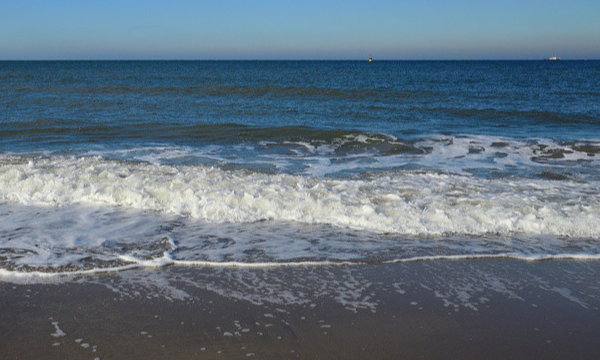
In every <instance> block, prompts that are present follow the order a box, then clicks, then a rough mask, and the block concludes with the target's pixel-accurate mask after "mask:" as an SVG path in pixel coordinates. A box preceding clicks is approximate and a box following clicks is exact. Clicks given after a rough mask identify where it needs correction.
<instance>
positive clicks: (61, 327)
mask: <svg viewBox="0 0 600 360" xmlns="http://www.w3.org/2000/svg"><path fill="white" fill-rule="evenodd" d="M599 271H600V262H596V261H558V260H554V261H542V262H524V261H518V260H511V259H491V260H490V259H488V260H457V261H430V262H427V261H424V262H415V263H403V264H383V265H364V266H352V267H318V268H315V267H299V268H269V269H248V268H245V269H241V268H218V269H215V268H201V267H193V268H192V267H190V268H185V267H166V268H154V269H136V270H130V271H125V272H122V273H116V274H101V275H96V276H86V277H72V278H60V279H55V281H50V282H45V283H38V284H16V283H10V282H6V281H5V280H3V281H2V282H0V294H2V295H0V323H2V324H3V326H2V327H1V328H0V357H1V358H3V359H33V358H44V359H65V358H81V359H85V358H89V359H96V358H98V359H113V358H127V359H165V358H177V359H234V358H242V357H254V358H260V359H282V358H302V359H305V358H306V359H336V358H342V357H343V358H346V359H369V358H372V359H386V358H407V359H413V358H427V359H445V358H464V359H479V358H488V359H493V358H498V359H500V358H508V357H512V358H519V359H534V358H535V359H538V358H544V359H553V358H556V359H559V358H565V357H571V358H592V357H593V356H595V354H596V353H597V352H598V351H600V341H598V339H600V321H599V320H600V311H599V306H600V289H599V286H598V285H595V284H597V279H595V274H598V273H599Z"/></svg>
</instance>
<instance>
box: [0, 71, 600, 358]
mask: <svg viewBox="0 0 600 360" xmlns="http://www.w3.org/2000/svg"><path fill="white" fill-rule="evenodd" d="M599 64H600V62H598V61H379V60H374V61H372V62H368V61H1V62H0V94H1V95H0V109H2V111H0V124H1V125H2V126H0V324H2V325H1V326H0V359H90V360H94V359H102V360H106V359H150V360H152V359H195V358H206V359H239V358H246V357H254V358H260V359H282V358H301V359H342V358H343V359H403V358H406V359H418V358H425V359H447V358H460V359H481V358H485V359H494V358H496V359H506V358H516V359H540V358H542V359H564V358H579V359H589V358H594V357H597V356H595V355H596V353H597V352H598V350H600V345H599V344H600V326H599V325H598V324H600V321H599V320H600V319H599V316H598V307H599V306H600V286H599V284H598V276H597V275H598V274H600V261H599V260H600V227H598V224H600V138H599V136H598V134H599V133H600V132H599V131H598V125H599V124H600V122H599V119H600V101H598V90H597V85H598V84H597V79H598V78H599V76H600V66H599Z"/></svg>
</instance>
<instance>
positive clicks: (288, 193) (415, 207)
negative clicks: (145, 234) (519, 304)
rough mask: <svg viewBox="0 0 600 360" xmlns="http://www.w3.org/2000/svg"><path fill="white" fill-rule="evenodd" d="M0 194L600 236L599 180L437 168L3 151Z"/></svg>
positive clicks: (373, 226)
mask: <svg viewBox="0 0 600 360" xmlns="http://www.w3.org/2000/svg"><path fill="white" fill-rule="evenodd" d="M0 161H1V162H0V164H1V166H0V201H1V202H6V203H15V204H22V205H30V206H54V207H56V206H68V205H74V204H75V205H77V204H80V205H90V206H109V207H119V208H126V209H135V210H142V211H153V212H158V213H162V214H171V215H177V216H184V217H189V218H193V219H199V220H202V221H206V222H210V223H253V222H258V221H266V220H268V221H277V222H295V223H302V224H326V225H332V226H336V227H340V228H351V229H358V230H367V231H374V232H379V233H392V234H405V235H411V236H413V235H417V236H418V235H427V236H428V235H436V236H443V235H448V234H450V235H452V234H465V235H486V234H505V235H509V234H514V233H517V234H529V235H553V236H572V237H596V238H597V237H600V228H598V226H597V224H598V223H600V205H599V204H600V195H599V194H600V192H599V191H598V189H599V186H600V184H599V183H598V182H595V181H588V182H580V181H573V180H569V179H563V180H562V181H556V180H554V179H551V180H549V179H548V178H547V176H540V177H538V178H528V177H524V178H519V177H516V178H509V179H508V180H507V179H506V178H497V179H493V178H492V179H484V178H477V177H474V176H470V175H464V174H451V173H440V172H438V171H422V170H418V171H405V170H401V171H390V172H382V173H379V174H370V175H369V174H365V175H363V176H360V177H357V178H350V179H344V178H339V179H336V178H320V177H312V176H305V175H292V174H277V173H276V174H271V173H264V172H256V171H249V170H245V169H242V170H226V169H221V168H218V167H212V166H203V165H193V166H190V165H177V166H175V165H161V164H152V163H146V162H138V161H118V160H107V159H105V158H102V157H99V156H96V157H61V156H59V157H29V156H17V155H2V156H1V157H0Z"/></svg>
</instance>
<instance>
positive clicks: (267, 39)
mask: <svg viewBox="0 0 600 360" xmlns="http://www.w3.org/2000/svg"><path fill="white" fill-rule="evenodd" d="M599 19H600V1H598V0H560V1H559V0H493V1H491V0H453V1H450V0H447V1H441V0H396V1H392V0H389V1H388V0H369V1H357V0H343V1H342V0H340V1H337V0H336V1H329V0H302V1H293V0H254V1H250V0H246V1H242V0H220V1H219V0H204V1H200V0H198V1H191V0H144V1H142V0H0V60H76V59H81V60H91V59H95V60H105V59H116V60H120V59H144V60H145V59H198V60H212V59H214V60H227V59H317V60H318V59H365V58H367V57H368V56H370V55H372V56H373V58H374V59H399V60H416V59H543V58H548V57H550V56H559V57H561V58H563V59H600V20H599Z"/></svg>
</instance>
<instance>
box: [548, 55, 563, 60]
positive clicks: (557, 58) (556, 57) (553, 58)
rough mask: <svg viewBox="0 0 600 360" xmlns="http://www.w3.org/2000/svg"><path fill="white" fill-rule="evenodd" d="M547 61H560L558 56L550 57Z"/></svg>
mask: <svg viewBox="0 0 600 360" xmlns="http://www.w3.org/2000/svg"><path fill="white" fill-rule="evenodd" d="M548 60H560V58H559V57H558V56H550V57H549V58H548Z"/></svg>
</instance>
